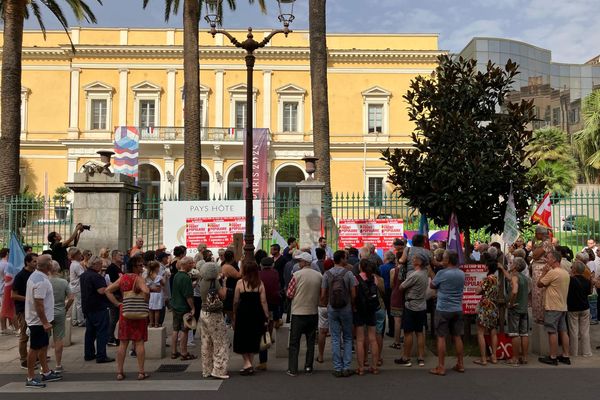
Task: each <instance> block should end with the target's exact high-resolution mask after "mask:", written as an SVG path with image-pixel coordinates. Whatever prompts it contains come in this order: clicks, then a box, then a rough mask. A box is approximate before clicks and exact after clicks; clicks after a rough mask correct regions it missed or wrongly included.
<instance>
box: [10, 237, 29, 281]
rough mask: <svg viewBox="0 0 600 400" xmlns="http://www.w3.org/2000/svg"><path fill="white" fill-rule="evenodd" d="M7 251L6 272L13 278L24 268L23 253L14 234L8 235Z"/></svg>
mask: <svg viewBox="0 0 600 400" xmlns="http://www.w3.org/2000/svg"><path fill="white" fill-rule="evenodd" d="M8 251H9V253H8V269H7V271H6V272H7V273H8V274H9V275H11V276H13V277H14V276H16V275H17V274H18V273H19V271H21V270H22V269H23V267H24V266H25V252H24V251H23V246H21V242H19V239H17V236H16V235H15V234H14V232H13V233H11V234H10V243H9V245H8Z"/></svg>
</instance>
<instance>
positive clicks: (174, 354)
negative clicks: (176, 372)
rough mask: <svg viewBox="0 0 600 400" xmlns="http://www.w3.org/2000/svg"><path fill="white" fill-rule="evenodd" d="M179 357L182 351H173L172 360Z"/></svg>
mask: <svg viewBox="0 0 600 400" xmlns="http://www.w3.org/2000/svg"><path fill="white" fill-rule="evenodd" d="M179 357H181V353H179V352H177V353H171V360H177V359H178V358H179Z"/></svg>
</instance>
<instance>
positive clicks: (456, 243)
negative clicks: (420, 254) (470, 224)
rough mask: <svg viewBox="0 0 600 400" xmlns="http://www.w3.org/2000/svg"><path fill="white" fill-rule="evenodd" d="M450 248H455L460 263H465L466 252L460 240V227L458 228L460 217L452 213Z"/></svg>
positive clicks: (449, 230) (449, 233)
mask: <svg viewBox="0 0 600 400" xmlns="http://www.w3.org/2000/svg"><path fill="white" fill-rule="evenodd" d="M448 225H449V226H448V245H447V246H446V248H447V249H448V250H454V251H456V252H457V253H458V265H463V264H464V263H465V253H464V252H463V247H462V244H461V242H460V229H459V228H458V219H457V218H456V214H455V213H452V215H451V216H450V223H449V224H448Z"/></svg>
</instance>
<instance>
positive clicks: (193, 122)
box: [183, 0, 202, 199]
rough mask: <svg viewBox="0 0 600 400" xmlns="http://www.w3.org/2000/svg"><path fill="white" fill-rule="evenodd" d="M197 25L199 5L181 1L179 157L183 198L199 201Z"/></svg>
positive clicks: (189, 0) (200, 150)
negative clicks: (182, 103) (181, 127)
mask: <svg viewBox="0 0 600 400" xmlns="http://www.w3.org/2000/svg"><path fill="white" fill-rule="evenodd" d="M199 22H200V3H199V2H198V0H185V2H184V5H183V70H184V89H183V90H184V96H185V112H184V139H183V142H184V143H183V144H184V146H183V155H184V157H183V158H184V163H185V169H184V179H185V194H184V195H185V198H186V199H199V198H200V195H201V190H202V182H201V179H202V149H201V147H200V146H201V140H202V138H201V136H202V135H201V126H200V118H201V116H200V66H199V60H200V52H199V50H198V25H199Z"/></svg>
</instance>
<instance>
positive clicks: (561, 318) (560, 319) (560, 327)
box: [544, 310, 567, 333]
mask: <svg viewBox="0 0 600 400" xmlns="http://www.w3.org/2000/svg"><path fill="white" fill-rule="evenodd" d="M544 328H545V329H546V332H547V333H557V332H566V331H567V312H566V311H548V310H546V311H544Z"/></svg>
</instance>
